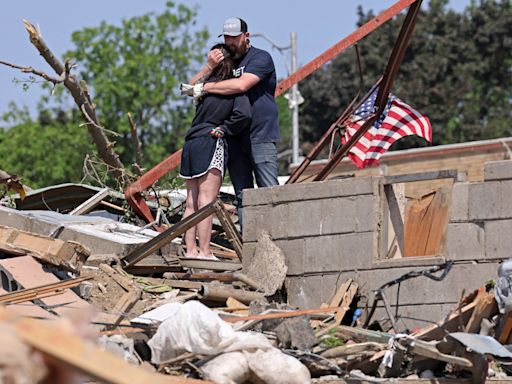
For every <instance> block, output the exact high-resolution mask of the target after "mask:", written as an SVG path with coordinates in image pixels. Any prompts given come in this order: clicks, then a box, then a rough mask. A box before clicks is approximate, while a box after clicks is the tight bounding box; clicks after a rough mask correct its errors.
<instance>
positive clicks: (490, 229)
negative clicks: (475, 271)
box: [484, 220, 512, 259]
mask: <svg viewBox="0 0 512 384" xmlns="http://www.w3.org/2000/svg"><path fill="white" fill-rule="evenodd" d="M484 228H485V257H486V258H487V259H500V258H509V257H512V220H496V221H488V222H486V223H485V227H484Z"/></svg>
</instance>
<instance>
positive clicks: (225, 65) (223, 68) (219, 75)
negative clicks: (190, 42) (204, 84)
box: [207, 43, 235, 82]
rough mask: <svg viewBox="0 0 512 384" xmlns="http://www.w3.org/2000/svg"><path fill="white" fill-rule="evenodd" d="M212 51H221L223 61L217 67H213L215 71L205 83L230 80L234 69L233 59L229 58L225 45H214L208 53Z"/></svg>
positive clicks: (229, 54)
mask: <svg viewBox="0 0 512 384" xmlns="http://www.w3.org/2000/svg"><path fill="white" fill-rule="evenodd" d="M214 49H220V50H221V51H222V54H223V55H224V60H222V61H221V62H220V63H219V65H217V66H216V67H215V69H214V70H213V71H212V73H211V74H210V77H209V78H208V80H207V81H209V82H210V81H222V80H227V79H231V78H232V77H233V69H234V66H235V65H234V63H233V57H232V56H231V53H230V52H229V48H228V46H227V45H226V44H221V43H219V44H215V45H214V46H213V47H212V48H211V49H210V51H212V50H214Z"/></svg>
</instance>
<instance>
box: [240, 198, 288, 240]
mask: <svg viewBox="0 0 512 384" xmlns="http://www.w3.org/2000/svg"><path fill="white" fill-rule="evenodd" d="M288 210H289V207H288V205H287V204H280V205H277V206H272V205H259V206H249V207H246V208H244V231H243V235H242V237H243V240H244V241H248V242H251V241H257V240H258V238H259V237H260V235H261V232H262V231H264V230H265V231H267V232H268V233H269V234H270V237H271V238H272V239H274V240H276V239H283V238H286V237H288V230H289V222H290V221H293V220H295V218H294V219H293V220H290V219H289V212H288Z"/></svg>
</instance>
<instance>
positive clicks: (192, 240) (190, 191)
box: [183, 178, 199, 257]
mask: <svg viewBox="0 0 512 384" xmlns="http://www.w3.org/2000/svg"><path fill="white" fill-rule="evenodd" d="M198 196H199V178H196V179H189V180H187V200H186V202H185V213H184V214H183V218H185V217H187V216H190V215H191V214H193V213H194V212H195V211H197V209H198V204H197V203H198ZM196 231H197V227H196V226H194V227H192V228H189V229H188V230H187V232H185V245H186V246H187V253H186V256H187V257H197V256H198V254H199V249H198V248H197V244H196Z"/></svg>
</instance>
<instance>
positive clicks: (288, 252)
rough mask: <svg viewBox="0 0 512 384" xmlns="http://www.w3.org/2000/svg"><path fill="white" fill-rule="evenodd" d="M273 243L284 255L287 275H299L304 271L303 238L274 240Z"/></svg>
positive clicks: (304, 244)
mask: <svg viewBox="0 0 512 384" xmlns="http://www.w3.org/2000/svg"><path fill="white" fill-rule="evenodd" d="M275 244H276V246H277V247H279V248H280V249H281V250H282V251H283V253H284V257H285V262H286V266H287V267H288V271H287V272H286V274H287V275H288V276H292V275H301V274H303V273H304V258H305V254H306V252H305V246H306V243H305V240H304V239H295V240H276V241H275Z"/></svg>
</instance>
